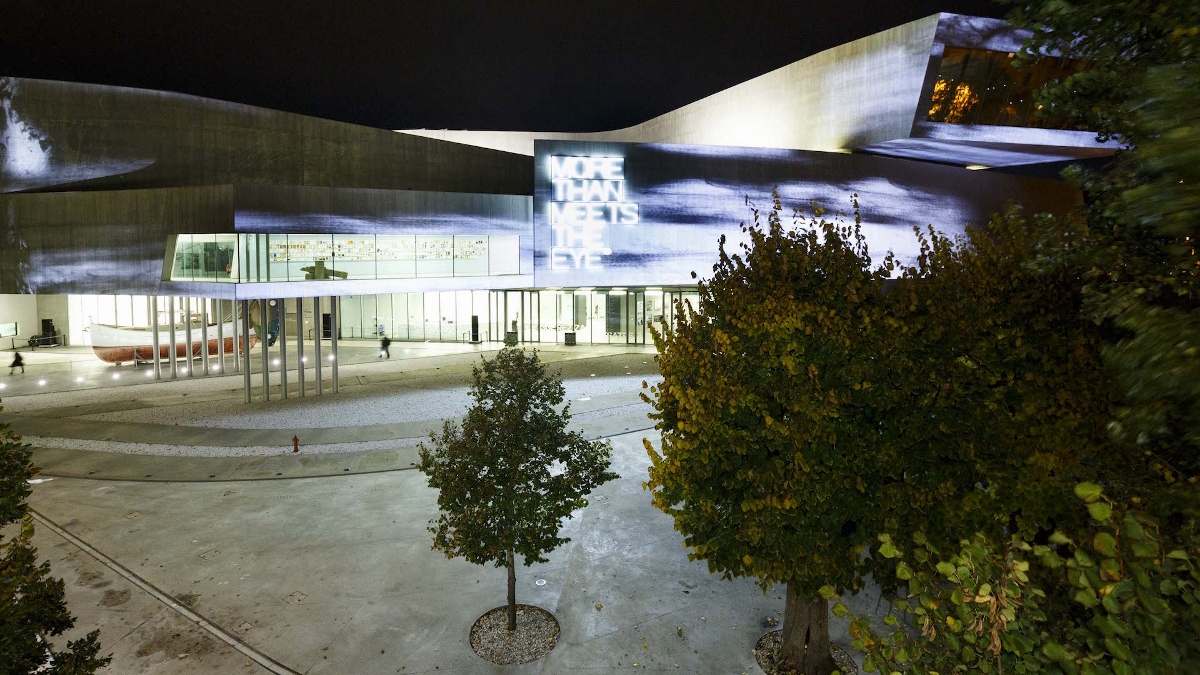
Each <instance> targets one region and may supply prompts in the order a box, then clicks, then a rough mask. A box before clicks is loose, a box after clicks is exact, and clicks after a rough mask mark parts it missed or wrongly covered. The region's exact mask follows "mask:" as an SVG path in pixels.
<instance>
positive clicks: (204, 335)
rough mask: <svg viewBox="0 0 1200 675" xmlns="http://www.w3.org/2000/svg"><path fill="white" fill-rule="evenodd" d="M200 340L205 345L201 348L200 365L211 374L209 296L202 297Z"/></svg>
mask: <svg viewBox="0 0 1200 675" xmlns="http://www.w3.org/2000/svg"><path fill="white" fill-rule="evenodd" d="M200 341H201V342H203V343H204V346H203V347H201V348H200V367H202V368H204V374H205V375H206V376H207V375H209V374H210V372H209V366H208V298H200Z"/></svg>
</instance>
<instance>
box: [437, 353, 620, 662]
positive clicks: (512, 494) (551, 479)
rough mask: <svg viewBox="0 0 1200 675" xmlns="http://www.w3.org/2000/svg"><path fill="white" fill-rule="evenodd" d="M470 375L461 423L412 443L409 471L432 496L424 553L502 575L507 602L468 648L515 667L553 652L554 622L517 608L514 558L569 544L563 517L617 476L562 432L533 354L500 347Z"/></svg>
mask: <svg viewBox="0 0 1200 675" xmlns="http://www.w3.org/2000/svg"><path fill="white" fill-rule="evenodd" d="M472 379H473V384H472V385H471V390H470V396H471V398H472V399H473V400H474V402H475V403H474V405H472V406H471V408H470V409H469V410H468V411H467V416H466V418H465V419H464V420H463V421H462V424H461V425H455V424H454V423H453V422H450V421H446V422H445V424H444V425H443V427H442V432H441V433H440V434H439V433H434V434H431V435H430V441H431V443H430V444H428V445H427V444H425V443H422V444H421V446H420V454H421V461H420V463H419V464H418V467H417V468H418V469H420V470H421V472H422V473H424V474H425V475H426V476H427V477H428V479H429V486H430V487H432V488H435V489H437V490H439V493H438V507H439V509H440V511H441V513H440V514H439V515H438V517H437V518H435V519H433V520H431V521H430V527H429V531H430V532H431V533H432V534H433V548H434V549H436V550H438V551H441V552H443V553H445V554H446V557H448V558H457V557H462V558H464V559H465V560H467V561H468V562H472V563H475V564H477V565H486V564H489V563H490V564H494V565H495V566H497V567H506V568H507V569H508V604H507V605H505V606H501V607H497V608H496V609H493V610H491V611H489V612H487V613H485V614H484V615H483V616H482V617H480V618H479V620H478V621H476V622H475V625H474V626H473V627H472V629H471V646H472V648H473V649H475V652H476V653H477V654H479V655H480V656H481V657H482V658H484V659H487V660H488V661H491V662H492V663H497V664H502V665H507V664H513V663H524V662H526V661H532V660H534V659H537V658H539V657H541V656H542V655H544V654H545V653H547V652H549V651H550V650H551V649H553V648H554V645H555V643H556V642H557V639H558V622H557V621H556V620H555V619H554V616H553V615H551V614H550V613H549V612H547V611H545V610H543V609H540V608H537V607H532V606H529V605H520V606H518V605H517V587H516V584H517V577H516V562H517V557H518V556H520V557H521V559H522V560H523V562H524V564H525V566H526V567H528V566H529V565H532V564H533V563H535V562H537V563H544V562H546V560H547V559H546V558H545V554H546V553H548V552H550V551H552V550H554V549H555V548H558V547H559V546H561V545H562V544H565V543H567V542H568V541H570V540H569V539H567V538H563V537H559V530H560V528H561V526H562V521H563V520H564V519H566V518H570V517H571V512H572V511H575V510H577V509H581V508H583V507H585V506H587V495H588V494H589V493H590V492H591V491H592V490H593V489H594V488H596V487H597V486H599V485H602V484H604V483H606V482H608V481H610V480H613V479H615V478H617V475H616V474H615V473H612V472H610V471H608V467H609V464H610V462H611V453H612V449H611V446H610V445H609V444H608V443H601V442H597V441H588V440H586V439H585V438H584V437H583V435H582V434H580V433H579V432H568V431H567V423H568V422H569V421H570V419H571V416H570V412H569V410H568V408H569V406H564V407H563V409H562V411H561V412H560V411H559V410H557V407H558V406H559V405H560V404H562V402H563V385H562V381H561V380H560V379H559V377H558V376H557V375H556V374H552V373H549V372H547V370H546V367H545V365H544V364H542V363H541V362H540V361H539V360H538V356H537V352H536V351H533V352H528V353H527V352H525V351H524V350H522V349H518V348H516V347H513V346H509V347H506V348H505V349H503V350H501V351H500V353H499V354H497V355H496V358H494V359H492V360H490V361H489V360H487V359H484V360H483V363H482V365H481V366H479V367H475V368H473V369H472ZM501 615H503V619H504V620H502V619H501Z"/></svg>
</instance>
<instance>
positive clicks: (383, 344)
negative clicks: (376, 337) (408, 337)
mask: <svg viewBox="0 0 1200 675" xmlns="http://www.w3.org/2000/svg"><path fill="white" fill-rule="evenodd" d="M391 346H392V340H391V338H389V337H388V336H386V335H384V336H383V339H382V340H380V341H379V347H380V352H379V358H381V359H390V358H392V353H391V352H390V351H388V347H391Z"/></svg>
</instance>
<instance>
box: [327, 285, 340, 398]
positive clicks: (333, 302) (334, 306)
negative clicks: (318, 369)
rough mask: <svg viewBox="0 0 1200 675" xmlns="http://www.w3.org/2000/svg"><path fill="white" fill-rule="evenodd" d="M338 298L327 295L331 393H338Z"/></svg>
mask: <svg viewBox="0 0 1200 675" xmlns="http://www.w3.org/2000/svg"><path fill="white" fill-rule="evenodd" d="M337 310H338V299H337V296H336V295H331V296H329V345H330V347H331V350H330V351H331V355H332V356H333V367H332V368H330V370H332V371H333V393H335V394H336V393H338V353H337V343H338V311H337Z"/></svg>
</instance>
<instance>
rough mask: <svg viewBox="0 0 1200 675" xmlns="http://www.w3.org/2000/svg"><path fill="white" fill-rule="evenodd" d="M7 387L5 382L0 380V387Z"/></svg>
mask: <svg viewBox="0 0 1200 675" xmlns="http://www.w3.org/2000/svg"><path fill="white" fill-rule="evenodd" d="M7 387H8V385H7V384H4V383H3V382H0V389H6V388H7Z"/></svg>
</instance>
